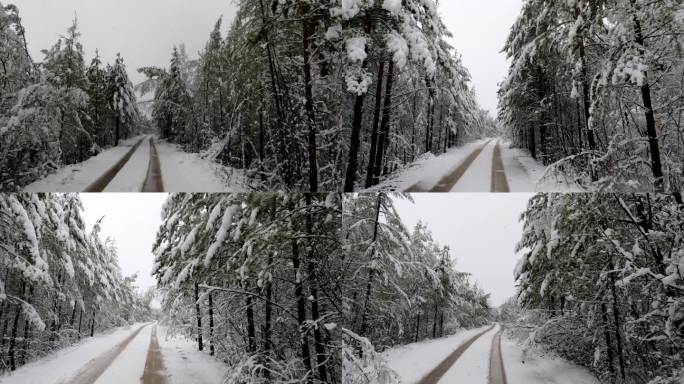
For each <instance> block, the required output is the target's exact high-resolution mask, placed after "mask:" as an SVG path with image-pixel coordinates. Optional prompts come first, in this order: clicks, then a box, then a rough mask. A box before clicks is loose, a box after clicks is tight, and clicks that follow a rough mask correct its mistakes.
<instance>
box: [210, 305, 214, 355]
mask: <svg viewBox="0 0 684 384" xmlns="http://www.w3.org/2000/svg"><path fill="white" fill-rule="evenodd" d="M209 354H210V355H211V356H214V299H213V295H212V293H211V292H209Z"/></svg>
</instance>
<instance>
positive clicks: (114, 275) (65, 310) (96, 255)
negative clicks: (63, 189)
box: [0, 194, 150, 371]
mask: <svg viewBox="0 0 684 384" xmlns="http://www.w3.org/2000/svg"><path fill="white" fill-rule="evenodd" d="M134 280H135V277H126V278H124V277H123V276H122V275H121V270H120V269H119V265H118V261H117V256H116V248H115V246H114V244H113V242H112V241H111V240H109V239H107V240H103V239H101V238H100V234H99V223H98V224H97V225H96V226H95V227H94V228H93V229H92V232H88V231H87V229H86V228H85V224H84V222H83V218H82V206H81V201H80V200H79V198H78V196H77V195H72V194H68V195H57V194H46V195H38V194H5V195H0V340H1V341H0V371H4V370H14V369H16V368H17V367H18V366H20V365H23V364H26V363H27V362H29V361H31V360H33V359H35V358H37V357H41V356H44V355H46V354H48V353H50V352H52V351H54V350H56V349H59V348H62V347H64V346H68V345H70V344H72V343H74V342H76V341H77V340H79V339H80V338H82V337H88V336H93V334H94V333H95V332H99V331H103V330H106V329H109V328H112V327H114V326H120V325H124V324H129V323H133V322H137V321H143V320H145V319H147V318H149V317H150V312H149V311H150V309H149V297H148V299H147V300H144V299H143V298H142V297H141V296H140V295H139V294H138V293H137V292H136V288H135V287H134V286H133V285H132V282H133V281H134Z"/></svg>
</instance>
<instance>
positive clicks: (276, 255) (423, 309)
mask: <svg viewBox="0 0 684 384" xmlns="http://www.w3.org/2000/svg"><path fill="white" fill-rule="evenodd" d="M395 198H399V197H398V196H395V197H390V196H386V195H382V194H379V195H374V194H369V195H359V196H351V195H349V196H345V197H344V198H343V197H342V195H338V194H329V195H317V194H282V193H281V194H258V193H253V194H249V193H247V194H230V195H220V194H175V195H172V196H171V197H170V198H169V200H168V201H167V203H166V206H165V208H164V211H163V224H162V226H161V227H160V231H159V234H158V239H157V242H156V244H155V255H156V261H155V268H154V274H155V276H156V277H157V280H158V283H159V288H160V289H161V290H162V292H163V300H162V305H163V308H164V310H163V312H164V313H165V314H166V318H165V319H164V321H165V322H167V323H168V324H169V325H171V326H172V327H173V328H175V329H176V330H177V331H178V332H181V333H184V334H186V335H192V337H193V338H195V339H196V341H197V346H198V348H199V349H200V350H201V349H204V350H208V351H209V353H210V354H213V355H215V356H216V357H217V358H219V359H222V360H223V361H225V362H227V363H228V365H229V366H230V370H229V372H228V374H227V383H243V382H250V383H261V382H263V383H267V382H268V383H291V382H307V383H337V382H353V380H354V377H356V376H358V374H359V372H360V371H359V370H360V369H361V370H363V371H364V372H365V374H366V375H368V374H375V375H391V373H390V371H389V370H388V369H387V368H386V367H385V366H384V365H383V361H382V359H381V358H379V356H378V352H377V351H379V350H382V349H384V348H387V347H389V346H393V345H397V344H405V343H409V342H413V341H415V340H423V339H426V338H435V337H440V336H442V335H444V334H445V333H447V332H449V331H450V330H453V329H454V328H456V327H462V326H474V325H480V324H483V323H485V322H486V321H487V320H488V317H489V309H488V306H487V296H486V295H485V294H484V293H482V291H480V290H479V289H478V288H477V287H475V286H473V285H472V284H471V283H470V282H469V278H468V276H466V275H465V274H462V273H458V272H456V271H455V270H454V268H453V264H452V261H451V259H450V255H449V251H448V249H446V248H442V247H440V246H439V245H438V244H436V243H435V242H434V241H433V240H432V238H431V236H430V232H429V230H428V229H427V228H426V227H425V226H423V225H419V226H418V227H416V228H415V230H414V231H413V232H409V231H408V230H407V229H406V228H405V227H404V226H403V224H402V222H401V219H400V218H399V217H398V215H397V213H396V211H395V210H394V207H393V199H395ZM343 374H344V377H343ZM371 381H372V380H371Z"/></svg>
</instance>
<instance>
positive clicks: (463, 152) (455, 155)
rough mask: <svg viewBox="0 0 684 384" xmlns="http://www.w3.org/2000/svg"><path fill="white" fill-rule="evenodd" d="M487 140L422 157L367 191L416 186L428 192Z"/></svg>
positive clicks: (401, 189) (403, 188)
mask: <svg viewBox="0 0 684 384" xmlns="http://www.w3.org/2000/svg"><path fill="white" fill-rule="evenodd" d="M487 141H489V139H483V140H477V141H474V142H472V143H469V144H466V145H464V146H462V147H458V148H452V149H451V150H450V151H449V152H447V153H445V154H443V155H440V156H433V155H432V154H426V155H423V157H421V158H420V159H418V160H416V161H415V162H414V163H413V164H411V165H409V166H408V167H407V168H406V169H405V170H404V171H403V172H401V173H400V174H398V175H396V176H394V177H392V178H390V179H388V180H386V181H384V182H382V183H380V184H379V185H377V186H375V187H373V188H372V189H371V190H369V191H388V190H392V191H406V190H407V189H409V188H411V187H413V186H415V185H418V186H419V187H420V189H423V190H430V189H432V188H434V186H435V185H437V183H439V181H440V180H441V179H442V178H443V177H444V176H446V175H448V174H449V173H451V172H453V171H454V170H455V169H456V168H458V166H459V165H460V164H461V163H462V162H463V160H465V159H466V158H467V157H468V155H470V154H471V153H472V152H473V151H474V150H476V149H478V148H480V147H481V146H483V145H484V144H485V143H486V142H487Z"/></svg>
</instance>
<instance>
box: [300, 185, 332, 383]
mask: <svg viewBox="0 0 684 384" xmlns="http://www.w3.org/2000/svg"><path fill="white" fill-rule="evenodd" d="M305 198H306V205H307V207H308V212H307V214H306V233H307V235H308V236H309V240H308V257H307V265H308V272H309V298H310V301H311V317H312V319H313V321H314V323H316V325H315V326H314V329H313V330H314V341H315V348H316V363H317V364H318V378H319V379H320V380H321V382H323V383H327V382H328V377H327V376H328V375H327V371H326V367H325V360H326V359H325V344H324V343H323V336H322V335H321V327H320V324H318V321H319V320H320V313H319V308H318V274H317V271H316V264H315V263H314V258H315V254H314V246H315V242H314V241H313V235H314V231H313V214H312V213H311V207H312V205H313V202H312V195H311V194H310V193H307V194H306V196H305Z"/></svg>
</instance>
